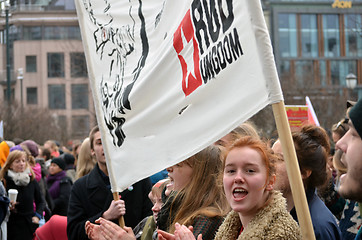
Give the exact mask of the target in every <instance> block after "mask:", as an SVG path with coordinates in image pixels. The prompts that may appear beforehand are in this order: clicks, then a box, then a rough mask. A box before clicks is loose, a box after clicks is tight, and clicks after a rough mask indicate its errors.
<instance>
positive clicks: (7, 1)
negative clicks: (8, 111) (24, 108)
mask: <svg viewBox="0 0 362 240" xmlns="http://www.w3.org/2000/svg"><path fill="white" fill-rule="evenodd" d="M9 8H10V0H3V1H2V2H1V10H5V35H6V40H5V41H6V78H7V80H6V83H7V89H6V90H7V91H6V92H7V100H8V102H9V103H10V102H11V96H10V95H11V85H10V81H11V79H10V44H9Z"/></svg>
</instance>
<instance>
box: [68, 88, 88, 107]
mask: <svg viewBox="0 0 362 240" xmlns="http://www.w3.org/2000/svg"><path fill="white" fill-rule="evenodd" d="M88 96H89V91H88V84H72V109H88Z"/></svg>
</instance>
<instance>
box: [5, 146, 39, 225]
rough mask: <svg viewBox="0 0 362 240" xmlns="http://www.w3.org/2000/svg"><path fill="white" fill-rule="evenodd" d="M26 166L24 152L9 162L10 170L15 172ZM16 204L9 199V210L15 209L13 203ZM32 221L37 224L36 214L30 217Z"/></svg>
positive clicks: (19, 171) (22, 169) (21, 170)
mask: <svg viewBox="0 0 362 240" xmlns="http://www.w3.org/2000/svg"><path fill="white" fill-rule="evenodd" d="M27 167H28V164H27V160H26V155H25V153H24V154H23V155H22V156H21V157H20V158H18V159H15V160H14V162H12V163H11V164H10V167H9V168H10V170H13V171H14V172H16V173H21V172H24V171H25V169H26V168H27ZM16 204H18V202H14V201H11V202H10V211H14V210H15V205H16ZM31 220H32V222H33V223H36V224H39V221H40V219H39V218H38V217H36V216H34V217H32V218H31Z"/></svg>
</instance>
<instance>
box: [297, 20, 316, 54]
mask: <svg viewBox="0 0 362 240" xmlns="http://www.w3.org/2000/svg"><path fill="white" fill-rule="evenodd" d="M300 26H301V29H300V31H301V46H302V56H303V57H317V56H318V28H317V16H316V15H312V14H302V15H301V16H300Z"/></svg>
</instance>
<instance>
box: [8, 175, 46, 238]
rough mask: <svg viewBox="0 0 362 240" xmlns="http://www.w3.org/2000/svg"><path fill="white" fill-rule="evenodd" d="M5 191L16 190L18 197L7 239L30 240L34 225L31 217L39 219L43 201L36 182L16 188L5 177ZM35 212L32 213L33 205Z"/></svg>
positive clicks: (10, 220) (11, 181)
mask: <svg viewBox="0 0 362 240" xmlns="http://www.w3.org/2000/svg"><path fill="white" fill-rule="evenodd" d="M5 182H6V183H5V184H6V190H7V191H8V190H9V189H17V190H18V196H17V200H16V201H17V202H18V204H16V205H15V206H16V207H15V211H11V213H10V217H9V222H8V239H12V240H16V239H19V240H27V239H29V240H30V239H32V237H33V233H34V232H35V229H36V227H37V226H36V225H35V224H33V223H32V217H33V216H37V217H38V218H39V219H40V218H41V217H42V215H43V210H44V206H45V201H44V199H43V196H42V194H41V191H40V187H39V184H38V182H37V181H36V180H35V179H34V180H32V181H30V182H29V184H28V185H26V186H17V185H15V183H14V181H13V180H12V179H11V178H10V177H8V176H7V175H6V176H5ZM33 202H35V205H36V211H35V212H34V205H33Z"/></svg>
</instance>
